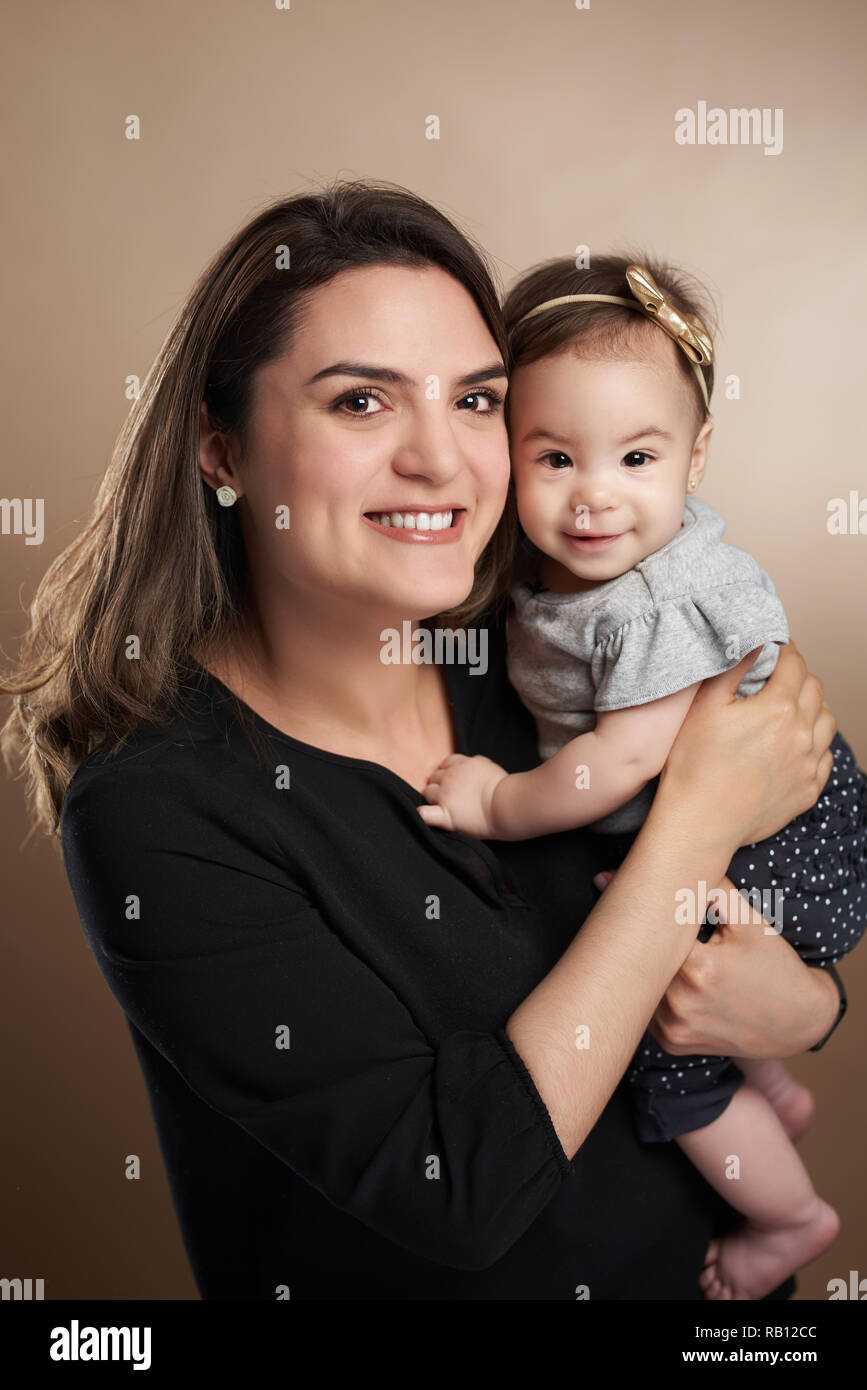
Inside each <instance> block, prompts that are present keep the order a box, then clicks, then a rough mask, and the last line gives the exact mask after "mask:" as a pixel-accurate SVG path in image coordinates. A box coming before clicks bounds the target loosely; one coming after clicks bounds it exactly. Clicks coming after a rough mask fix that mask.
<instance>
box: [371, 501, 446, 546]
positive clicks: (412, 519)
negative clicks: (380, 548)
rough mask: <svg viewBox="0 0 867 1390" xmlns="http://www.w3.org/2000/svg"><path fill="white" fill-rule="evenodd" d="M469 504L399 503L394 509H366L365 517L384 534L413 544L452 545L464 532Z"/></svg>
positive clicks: (395, 539) (392, 538)
mask: <svg viewBox="0 0 867 1390" xmlns="http://www.w3.org/2000/svg"><path fill="white" fill-rule="evenodd" d="M466 514H467V512H466V508H465V507H447V508H445V509H440V510H439V511H422V510H421V509H420V508H402V507H398V508H396V509H395V510H394V511H387V512H365V513H364V517H363V520H364V521H366V522H367V523H368V525H369V526H372V527H373V528H374V530H375V531H379V532H380V534H381V535H383V536H388V537H390V539H391V540H394V541H404V542H406V543H408V544H410V545H418V544H421V545H449V544H450V543H451V542H452V541H459V540H460V539H461V537H462V536H463V533H464V518H465V517H466Z"/></svg>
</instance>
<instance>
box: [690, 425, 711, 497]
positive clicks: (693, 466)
mask: <svg viewBox="0 0 867 1390" xmlns="http://www.w3.org/2000/svg"><path fill="white" fill-rule="evenodd" d="M712 429H713V420H705V422H704V424H703V425H702V427H701V429H700V430H699V432H698V434H697V435H696V437H695V443H694V444H693V446H692V456H691V458H690V461H689V482H690V485H691V487H692V488H697V487H698V485H699V483H700V482H701V480H702V478H703V477H704V470H705V466H706V464H707V456H708V454H709V452H710V436H711V430H712Z"/></svg>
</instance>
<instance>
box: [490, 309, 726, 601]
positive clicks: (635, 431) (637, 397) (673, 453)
mask: <svg viewBox="0 0 867 1390" xmlns="http://www.w3.org/2000/svg"><path fill="white" fill-rule="evenodd" d="M680 351H681V349H680V348H678V347H676V346H675V344H674V342H673V341H672V339H671V338H669V337H668V336H667V335H666V334H665V333H663V332H662V331H661V330H660V329H659V328H657V327H656V326H653V325H652V326H650V331H648V332H646V333H643V334H641V335H640V337H639V335H636V336H635V340H634V346H631V347H630V354H631V355H630V356H629V357H626V358H622V359H617V360H604V361H599V360H596V359H592V360H587V359H583V358H579V357H576V356H575V355H574V354H573V352H572V351H571V350H570V351H569V352H567V353H565V354H563V355H561V356H557V357H545V358H542V359H540V360H539V361H538V362H533V363H530V364H529V365H527V366H522V367H517V368H516V369H515V370H514V372H513V373H512V376H511V378H510V384H509V401H510V406H509V432H510V436H511V455H512V469H513V473H514V478H515V489H516V495H517V502H518V512H519V515H520V518H521V524H522V526H523V527H524V530H525V531H526V533H527V535H528V536H529V537H530V539H531V540H532V541H533V542H534V543H535V544H536V545H537V546H538V547H539V549H540V550H542V551H544V553H545V555H546V556H549V557H550V559H548V560H546V561H544V562H543V565H542V570H541V578H542V580H543V582H544V583H545V584H546V585H547V587H548V588H549V589H552V590H554V591H557V592H572V591H577V590H581V589H589V588H594V587H595V586H596V585H597V584H601V583H603V582H604V581H605V580H607V579H613V578H615V577H616V576H617V575H620V574H624V573H625V572H626V570H628V569H631V568H632V566H633V565H635V564H636V563H637V562H638V561H639V560H643V559H644V558H645V557H646V556H647V555H650V554H651V553H652V552H653V551H655V550H658V549H659V548H660V547H661V546H663V545H665V544H666V543H667V542H668V541H670V540H671V538H672V536H674V535H675V534H676V533H677V531H678V530H679V529H680V526H681V520H682V516H683V504H684V497H685V496H686V493H687V489H688V482H689V478H690V476H695V477H696V479H698V477H699V476H700V474H701V467H700V466H699V456H700V455H701V454H702V452H703V450H704V449H705V448H706V443H705V442H704V439H705V436H706V435H707V434H709V433H710V427H709V426H707V427H706V428H705V429H703V430H702V431H700V432H698V427H697V424H696V406H695V402H694V400H693V397H692V395H691V389H692V388H691V387H690V384H689V382H688V381H686V380H685V379H684V378H683V376H682V375H681V372H680V371H679V370H678V363H677V358H676V354H677V353H678V352H680ZM697 434H698V435H699V436H700V438H701V439H702V444H701V446H700V447H699V448H698V449H697V450H696V452H695V456H694V446H695V445H696V440H697Z"/></svg>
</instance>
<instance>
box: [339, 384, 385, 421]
mask: <svg viewBox="0 0 867 1390" xmlns="http://www.w3.org/2000/svg"><path fill="white" fill-rule="evenodd" d="M366 401H378V402H379V403H380V405H381V404H382V398H381V396H379V395H377V393H376V392H375V391H369V390H367V388H365V389H364V390H363V391H349V392H347V394H346V395H345V396H341V397H340V399H339V400H337V401H335V402H334V406H335V409H336V410H341V408H342V407H343V406H347V407H353V406H355V405H356V404H357V403H358V402H361V404H362V405H363V404H364V403H365V402H366ZM346 413H347V414H349V415H358V416H364V415H379V414H380V413H381V412H380V411H379V410H355V409H351V408H350V409H348V410H347V412H346Z"/></svg>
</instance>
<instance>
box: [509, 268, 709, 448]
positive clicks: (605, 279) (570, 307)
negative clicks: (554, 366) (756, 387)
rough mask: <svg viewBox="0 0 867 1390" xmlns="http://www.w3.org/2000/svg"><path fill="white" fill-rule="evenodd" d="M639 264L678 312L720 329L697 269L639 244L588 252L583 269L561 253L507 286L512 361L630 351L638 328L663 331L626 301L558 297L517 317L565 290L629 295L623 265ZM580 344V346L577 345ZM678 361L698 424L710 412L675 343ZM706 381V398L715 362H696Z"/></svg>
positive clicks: (617, 354)
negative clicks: (538, 310)
mask: <svg viewBox="0 0 867 1390" xmlns="http://www.w3.org/2000/svg"><path fill="white" fill-rule="evenodd" d="M629 265H641V266H644V267H645V268H646V269H647V270H649V271H650V274H651V275H652V276H653V279H654V280H655V281H656V283H657V285H658V286H659V288H660V290H661V291H662V293H663V294H664V295H665V297H666V299H667V300H668V301H669V303H670V304H671V305H672V306H673V307H674V308H675V309H677V310H678V311H679V312H680V313H689V314H698V316H699V318H701V319H702V320H703V321H704V323H705V325H706V327H707V329H708V331H709V333H710V335H711V339H712V340H715V339H716V335H717V316H716V309H715V305H714V303H713V300H712V299H711V296H710V292H709V291H708V290H707V288H706V287H705V286H704V285H702V283H701V282H700V281H699V280H697V279H696V277H695V276H693V275H690V274H689V273H688V272H687V271H685V270H681V269H680V268H679V267H677V266H673V265H671V264H669V263H668V262H667V261H661V260H658V259H656V258H655V257H653V256H648V255H647V254H646V253H645V252H643V251H641V250H636V251H634V252H628V253H624V254H613V255H606V256H593V257H592V258H591V264H590V266H589V267H588V268H587V269H581V268H578V267H576V265H575V262H574V261H573V260H570V259H569V258H568V257H565V258H563V259H560V260H552V261H545V262H543V263H542V264H541V265H537V266H534V267H533V269H532V270H528V271H527V272H526V274H524V275H522V276H521V278H520V279H519V280H518V281H517V282H516V283H515V284H514V285H513V286H512V288H511V289H510V290H509V293H508V295H507V296H506V302H505V304H504V305H503V312H504V315H505V319H506V328H507V331H508V334H509V347H510V355H511V364H512V367H520V366H524V365H526V364H528V363H530V362H537V361H538V360H539V358H541V357H550V356H556V355H558V354H560V353H564V352H567V351H569V350H573V351H574V350H576V348H577V350H578V352H579V353H582V352H583V351H585V350H588V349H589V352H588V355H593V356H601V357H609V356H610V357H612V358H617V357H627V356H629V355H630V351H631V348H632V346H633V344H634V342H635V335H637V334H642V333H645V332H649V333H660V332H662V331H663V330H662V329H660V328H659V327H658V325H656V324H653V323H651V322H649V320H648V319H647V318H646V317H645V315H644V314H642V313H640V312H637V311H636V310H635V309H629V308H627V307H626V306H625V305H620V304H605V303H602V304H600V303H587V302H586V301H584V302H582V303H578V304H574V303H573V304H558V305H557V306H556V307H555V308H553V309H546V310H545V312H544V313H542V314H536V315H535V317H533V318H531V319H526V320H525V321H524V322H523V323H520V322H519V320H520V319H521V318H523V316H524V314H528V313H529V312H530V310H531V309H535V308H536V306H537V305H539V304H544V303H545V301H546V300H548V299H557V298H559V296H560V295H563V294H616V295H621V296H622V297H623V298H625V299H629V298H631V297H632V295H631V291H630V289H629V285H628V284H627V281H626V267H627V266H629ZM578 344H580V347H578ZM676 351H677V358H678V366H679V368H680V370H681V371H682V372H683V375H684V377H685V378H686V379H687V380H689V381H690V382H691V383H692V392H693V397H694V400H695V405H696V430H698V429H699V427H700V426H701V424H702V423H703V422H704V420H705V418H706V415H707V414H709V412H706V411H705V404H704V400H703V399H702V395H701V392H700V390H699V385H698V382H697V380H696V377H695V372H694V370H693V367H692V365H691V363H690V361H689V359H688V358H687V356H686V353H685V352H683V350H682V349H681V348H679V347H678V348H677V349H676ZM699 370H700V371H701V372H702V373H703V375H704V380H705V385H706V386H707V396H708V401H710V399H711V394H712V392H713V377H714V369H713V364H712V363H711V364H710V365H708V366H706V367H700V368H699Z"/></svg>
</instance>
